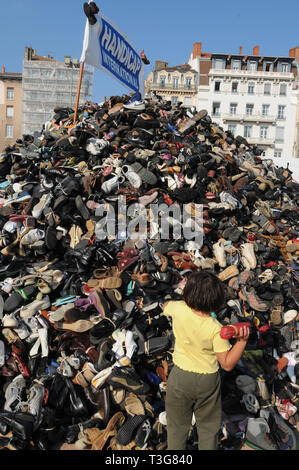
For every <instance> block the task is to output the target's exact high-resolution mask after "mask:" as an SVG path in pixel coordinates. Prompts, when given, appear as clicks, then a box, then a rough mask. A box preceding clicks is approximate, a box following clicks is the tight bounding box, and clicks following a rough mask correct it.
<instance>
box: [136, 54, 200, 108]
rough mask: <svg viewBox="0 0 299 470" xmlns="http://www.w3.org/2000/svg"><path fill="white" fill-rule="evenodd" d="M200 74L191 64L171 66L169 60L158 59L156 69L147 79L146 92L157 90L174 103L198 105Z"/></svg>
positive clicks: (157, 92) (187, 105)
mask: <svg viewBox="0 0 299 470" xmlns="http://www.w3.org/2000/svg"><path fill="white" fill-rule="evenodd" d="M197 82H198V74H197V72H196V71H195V70H193V69H192V67H190V65H189V64H183V65H176V66H174V67H169V66H168V62H163V61H160V60H157V61H156V64H155V69H154V70H153V71H152V72H151V73H150V74H149V76H148V78H147V80H146V81H145V94H147V93H149V92H155V93H156V94H157V95H159V96H162V97H163V99H164V100H166V101H171V103H172V104H176V103H178V102H181V103H182V104H183V106H186V107H190V106H195V105H196V94H197V86H198V85H197Z"/></svg>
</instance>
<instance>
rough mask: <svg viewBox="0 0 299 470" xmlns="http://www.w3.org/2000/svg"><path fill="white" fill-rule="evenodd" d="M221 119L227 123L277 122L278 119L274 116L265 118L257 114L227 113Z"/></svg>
mask: <svg viewBox="0 0 299 470" xmlns="http://www.w3.org/2000/svg"><path fill="white" fill-rule="evenodd" d="M221 117H222V119H223V120H225V121H249V122H275V121H276V119H277V118H276V117H275V116H272V115H271V116H270V115H268V116H267V115H266V116H263V115H262V114H261V113H256V114H246V113H245V114H231V113H225V114H223V115H222V116H221Z"/></svg>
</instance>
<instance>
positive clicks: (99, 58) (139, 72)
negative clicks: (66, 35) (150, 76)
mask: <svg viewBox="0 0 299 470" xmlns="http://www.w3.org/2000/svg"><path fill="white" fill-rule="evenodd" d="M95 17H96V19H97V22H96V24H95V25H90V24H89V22H88V20H87V21H86V26H85V34H84V42H83V50H82V55H81V59H80V61H81V62H85V63H87V64H89V65H92V66H93V67H96V68H97V69H99V70H102V71H103V72H106V73H107V74H108V75H110V76H112V77H113V78H114V79H116V80H118V81H119V82H120V83H121V84H122V85H124V86H125V87H127V88H128V89H130V90H131V91H134V92H136V91H139V92H140V93H141V94H142V95H143V92H144V65H143V62H142V60H141V57H140V55H139V54H138V52H137V51H136V49H135V47H134V46H133V44H132V43H131V42H130V40H129V39H128V38H127V36H126V35H125V34H123V33H122V32H121V31H120V30H119V29H118V27H117V26H115V25H114V24H113V23H112V22H111V21H110V20H108V19H107V18H106V17H104V16H103V15H102V14H101V12H99V13H97V14H96V15H95Z"/></svg>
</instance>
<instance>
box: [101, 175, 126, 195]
mask: <svg viewBox="0 0 299 470" xmlns="http://www.w3.org/2000/svg"><path fill="white" fill-rule="evenodd" d="M124 181H125V178H124V176H118V175H117V176H114V177H113V178H110V179H109V180H107V181H104V183H103V184H102V186H101V188H102V190H103V191H104V193H106V194H109V193H111V191H113V190H114V189H117V188H118V187H119V185H120V184H122V183H123V182H124Z"/></svg>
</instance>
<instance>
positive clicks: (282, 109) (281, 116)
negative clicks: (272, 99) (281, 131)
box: [277, 104, 286, 119]
mask: <svg viewBox="0 0 299 470" xmlns="http://www.w3.org/2000/svg"><path fill="white" fill-rule="evenodd" d="M285 108H286V107H285V106H283V105H281V104H279V105H278V113H277V119H285V114H284V112H285Z"/></svg>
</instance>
